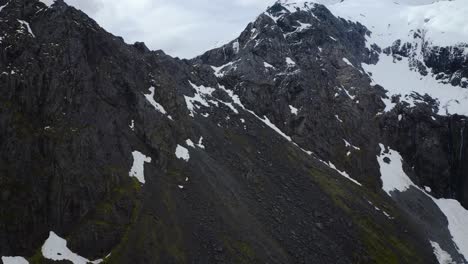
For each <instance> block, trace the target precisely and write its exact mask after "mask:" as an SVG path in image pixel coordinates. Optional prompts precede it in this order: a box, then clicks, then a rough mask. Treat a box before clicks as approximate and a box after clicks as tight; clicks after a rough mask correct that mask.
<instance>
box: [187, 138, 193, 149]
mask: <svg viewBox="0 0 468 264" xmlns="http://www.w3.org/2000/svg"><path fill="white" fill-rule="evenodd" d="M185 143H186V144H187V146H189V147H192V148H195V144H193V141H192V140H191V139H187V140H185Z"/></svg>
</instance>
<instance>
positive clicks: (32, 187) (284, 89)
mask: <svg viewBox="0 0 468 264" xmlns="http://www.w3.org/2000/svg"><path fill="white" fill-rule="evenodd" d="M0 6H1V7H3V8H0V18H1V19H2V23H1V24H0V32H1V34H2V38H1V41H0V46H1V50H2V54H1V56H0V72H3V73H2V74H1V75H0V82H1V83H2V90H1V93H0V102H1V108H0V111H1V114H0V123H1V124H2V125H1V126H0V127H1V128H2V129H1V130H0V145H1V152H0V153H1V155H0V157H1V159H0V169H1V170H0V171H1V173H0V184H1V186H2V188H1V190H0V195H1V196H0V198H1V199H0V219H1V221H0V256H21V257H22V258H24V259H25V260H26V259H27V261H28V262H29V263H49V262H51V261H52V260H65V261H67V260H68V261H70V260H71V259H72V260H71V261H72V262H74V263H80V262H76V261H85V262H86V261H88V260H96V259H103V260H102V261H104V262H107V263H186V262H192V263H258V262H269V263H437V259H438V257H439V256H436V255H437V254H434V250H433V249H434V243H436V244H437V245H438V246H439V249H440V250H442V251H443V252H445V253H446V254H448V255H449V256H450V258H451V259H452V260H453V261H455V262H456V263H465V262H466V260H465V258H464V257H463V255H462V254H461V252H460V251H459V248H458V247H460V245H457V244H456V243H455V242H454V241H453V238H452V235H453V234H452V235H451V233H450V230H449V229H448V225H449V223H448V220H447V218H446V216H445V215H444V212H443V211H442V210H441V209H440V207H438V205H437V204H436V203H435V202H434V201H433V200H432V199H431V198H430V197H429V196H428V195H427V194H425V192H423V191H422V190H423V189H424V188H425V187H428V188H430V189H431V192H430V194H431V195H433V196H434V197H435V198H456V199H457V200H458V201H460V202H461V204H463V205H464V206H465V207H466V205H467V201H468V200H467V198H466V193H468V192H467V190H466V188H468V187H467V185H466V172H467V168H466V167H465V165H464V164H468V161H467V160H466V159H467V157H468V156H467V155H465V154H466V153H465V152H466V147H465V146H466V142H465V141H464V140H463V139H464V136H465V133H466V131H465V130H464V127H465V126H466V121H465V117H463V116H458V115H449V116H440V115H438V114H437V113H438V112H437V111H435V110H434V109H435V108H438V107H440V106H439V105H438V104H437V101H435V100H434V99H433V98H430V97H429V96H421V97H420V99H419V100H420V103H418V104H416V105H414V106H413V105H409V104H407V103H405V102H399V101H398V97H394V98H390V97H389V96H388V95H387V94H386V90H385V87H381V86H379V85H377V86H373V85H371V84H372V76H371V75H369V74H368V73H367V71H366V69H365V68H363V67H362V66H361V64H362V63H365V64H375V63H377V62H378V61H379V59H380V58H381V57H382V56H383V54H385V53H387V54H393V55H392V56H397V55H398V56H408V54H406V53H404V52H401V49H400V48H395V49H391V48H388V47H378V46H377V45H368V44H367V42H366V39H367V38H368V36H369V35H371V34H372V32H371V31H370V30H369V29H367V28H366V27H365V26H363V25H362V24H359V23H354V22H351V21H347V20H344V19H341V18H339V17H336V16H335V15H333V14H332V13H331V12H330V11H329V10H328V9H327V8H326V7H325V6H323V5H317V4H305V5H304V6H301V7H300V8H298V9H297V8H295V7H291V6H290V5H288V4H286V3H281V2H278V3H277V4H275V5H273V6H272V7H270V8H269V9H268V10H267V11H266V12H265V13H263V14H261V15H260V16H259V17H258V18H257V20H256V21H255V22H252V23H251V24H249V25H248V26H247V28H246V30H245V31H244V32H243V33H242V34H241V35H240V37H239V38H238V39H236V40H234V41H232V42H230V43H228V44H226V45H225V46H223V47H221V48H218V49H215V50H212V51H208V52H207V53H205V54H203V55H201V56H199V57H197V58H195V59H193V60H190V61H189V60H179V59H174V58H171V57H170V56H167V55H165V54H164V53H163V52H162V51H150V50H149V49H148V48H146V46H145V45H144V44H143V43H135V44H134V45H127V44H125V43H124V41H123V40H122V39H121V38H118V37H115V36H113V35H111V34H109V33H107V32H106V31H105V30H103V29H102V28H100V27H99V25H97V24H96V23H95V22H94V21H93V20H91V19H90V18H89V17H87V16H86V15H85V14H83V13H82V12H80V11H78V10H76V9H74V8H73V7H70V6H68V5H66V4H65V3H64V2H63V1H56V2H55V4H54V5H52V6H51V7H47V6H45V5H44V4H42V3H40V2H38V1H36V0H11V1H5V0H0ZM57 25H59V26H57ZM394 47H396V46H394ZM390 51H391V52H390ZM427 58H431V55H428V57H427ZM457 58H458V57H457ZM431 61H433V62H432V63H435V61H436V59H427V61H426V60H425V61H424V64H425V65H426V66H428V67H431V68H432V66H430V65H431ZM456 63H457V62H453V65H457V64H456ZM448 64H450V63H448ZM448 64H447V65H448ZM461 65H462V66H461V67H455V66H453V71H452V73H456V72H462V71H463V67H464V66H463V65H466V63H461ZM440 67H446V66H440ZM440 71H445V70H440ZM452 83H453V84H455V85H456V84H457V83H456V82H452ZM414 96H417V95H414ZM382 99H383V100H382ZM385 100H393V101H394V102H395V103H396V106H395V107H394V108H393V109H392V110H391V111H385V108H386V103H385ZM382 146H383V149H382ZM393 151H398V152H399V153H400V154H401V157H402V159H403V160H404V161H403V166H402V169H403V168H404V170H405V172H406V173H407V174H408V176H409V177H410V178H411V180H412V181H413V182H414V183H415V185H414V186H412V187H410V188H409V190H408V191H405V192H400V191H392V192H385V190H383V189H382V186H384V187H385V183H386V182H385V177H384V175H383V171H382V170H381V168H382V167H383V166H384V165H385V164H383V163H382V164H380V163H379V157H382V160H383V161H385V162H386V164H395V162H396V161H397V159H395V158H394V157H395V156H391V155H390V154H392V153H393ZM384 156H385V157H386V158H385V159H384V158H383V157H384ZM137 161H139V162H141V163H139V164H140V165H141V169H138V168H139V167H140V165H139V164H137V163H136V162H137ZM129 176H134V177H129ZM381 176H382V177H381ZM418 186H419V187H418ZM389 194H391V196H390V195H389ZM51 232H53V234H56V236H58V237H59V238H60V237H61V238H64V239H66V242H67V246H68V248H69V249H70V250H71V251H72V252H77V255H79V256H78V257H80V258H82V259H79V258H78V257H77V256H74V255H70V254H68V255H67V254H63V252H57V254H55V255H54V254H48V253H47V251H45V250H44V245H45V244H44V242H45V241H51V240H50V239H53V238H55V239H56V240H59V239H57V238H56V237H55V236H54V235H52V233H51ZM457 241H458V240H457ZM46 244H47V243H46ZM457 246H458V247H457ZM436 252H441V251H436ZM58 253H60V254H58ZM109 253H110V254H109ZM77 258H78V260H77ZM6 260H7V259H6V258H2V261H3V262H5V261H6ZM73 260H75V261H73ZM439 260H440V258H439Z"/></svg>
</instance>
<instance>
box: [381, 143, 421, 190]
mask: <svg viewBox="0 0 468 264" xmlns="http://www.w3.org/2000/svg"><path fill="white" fill-rule="evenodd" d="M380 149H381V154H380V156H378V157H377V161H378V162H379V166H380V174H381V176H382V182H383V187H382V189H383V190H384V191H385V192H387V193H388V195H390V196H391V192H392V191H400V192H404V191H406V190H408V189H409V188H410V187H411V186H414V187H417V186H416V185H414V184H413V182H412V181H411V180H410V178H408V176H407V175H406V173H405V172H404V171H403V163H402V160H403V158H402V157H401V155H400V153H398V152H397V151H394V150H392V149H389V152H388V153H385V152H384V151H385V146H384V145H382V144H380ZM385 158H389V159H390V163H386V162H385V161H384V159H385Z"/></svg>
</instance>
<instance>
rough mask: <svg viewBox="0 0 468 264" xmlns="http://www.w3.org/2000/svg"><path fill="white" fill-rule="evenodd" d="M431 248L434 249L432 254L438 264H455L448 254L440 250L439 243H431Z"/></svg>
mask: <svg viewBox="0 0 468 264" xmlns="http://www.w3.org/2000/svg"><path fill="white" fill-rule="evenodd" d="M431 245H432V248H433V249H434V254H435V255H436V257H437V260H438V261H439V264H456V263H455V262H454V261H453V259H452V257H451V256H450V254H449V253H447V252H445V251H444V250H443V249H442V248H440V245H439V243H437V242H434V241H431Z"/></svg>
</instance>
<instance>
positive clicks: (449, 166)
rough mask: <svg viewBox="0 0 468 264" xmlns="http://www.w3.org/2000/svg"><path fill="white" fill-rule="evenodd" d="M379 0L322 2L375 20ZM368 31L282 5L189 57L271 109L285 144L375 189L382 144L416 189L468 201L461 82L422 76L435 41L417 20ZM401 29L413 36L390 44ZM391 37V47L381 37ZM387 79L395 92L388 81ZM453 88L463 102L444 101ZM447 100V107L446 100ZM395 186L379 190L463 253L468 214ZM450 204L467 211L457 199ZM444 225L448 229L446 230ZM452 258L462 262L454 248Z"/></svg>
mask: <svg viewBox="0 0 468 264" xmlns="http://www.w3.org/2000/svg"><path fill="white" fill-rule="evenodd" d="M357 3H359V4H357ZM382 3H385V1H383V2H378V3H374V4H373V5H370V8H368V7H367V6H366V5H367V4H369V3H367V2H366V1H361V2H360V1H348V2H346V1H344V2H341V3H335V2H333V3H331V4H332V5H330V6H329V7H330V8H331V10H332V11H333V12H334V13H337V14H340V15H343V14H348V15H352V14H353V12H358V11H359V12H361V13H358V15H357V17H360V18H361V19H356V20H358V21H360V20H363V21H364V22H368V21H367V20H370V21H371V22H375V21H380V20H375V21H374V20H372V19H370V18H369V17H368V16H367V15H368V13H366V12H368V11H369V10H371V11H372V10H374V9H375V8H374V5H376V6H380V7H382ZM392 4H393V5H395V6H400V4H395V3H392ZM373 8H374V9H373ZM395 8H399V7H395ZM426 8H427V9H429V7H426ZM377 10H378V9H377ZM382 10H383V9H382ZM382 10H380V12H382ZM374 11H375V10H374ZM364 13H365V15H364ZM373 15H374V16H376V14H373ZM362 17H363V18H362ZM380 17H382V14H381V16H380ZM346 18H349V16H346ZM368 18H369V19H368ZM390 19H392V18H390ZM385 22H386V21H385V20H382V19H381V22H380V23H381V24H383V23H385ZM369 28H370V29H372V30H374V32H371V31H370V30H368V29H367V28H366V27H364V26H363V25H362V24H360V23H357V24H355V23H353V22H351V21H349V20H344V19H340V18H338V17H336V16H335V15H334V14H332V13H330V11H328V9H327V8H325V7H324V6H322V5H317V4H314V3H307V2H305V3H299V4H298V3H289V2H278V3H276V4H275V5H273V6H272V7H271V8H270V9H269V10H268V11H267V12H265V13H264V14H262V15H260V16H259V17H258V19H257V20H256V21H255V22H254V23H251V24H250V25H249V26H248V27H247V28H246V30H245V31H244V32H243V33H242V34H241V36H240V37H239V38H238V39H236V40H234V41H232V42H231V43H229V44H227V45H225V46H223V47H221V48H219V49H215V50H212V51H209V52H207V53H205V54H204V55H202V56H200V57H199V58H197V59H195V61H198V62H199V63H206V64H209V65H213V70H214V72H215V74H216V75H217V76H218V78H219V79H220V82H221V83H223V84H224V85H225V86H226V87H227V88H228V89H230V90H233V91H234V93H235V94H237V95H239V97H240V98H241V100H242V101H243V102H244V103H245V104H246V105H248V107H249V108H250V109H252V110H253V111H255V112H256V113H260V114H261V115H262V116H263V115H265V116H267V117H268V118H269V120H272V122H273V123H274V124H276V125H277V126H278V127H279V128H280V129H281V130H282V131H284V132H285V133H286V134H287V135H289V136H291V138H292V140H293V141H295V142H297V143H298V144H299V145H300V146H301V147H303V148H305V149H310V150H314V153H315V154H316V155H317V156H318V157H319V158H320V159H322V160H324V161H326V163H329V165H330V166H331V167H333V168H336V167H337V168H338V170H339V171H342V174H344V175H345V176H351V177H352V178H353V179H355V180H357V181H358V182H360V183H362V184H364V185H365V186H367V187H368V188H371V189H374V190H376V189H380V188H381V186H382V185H381V182H380V175H383V174H384V172H383V171H382V168H383V167H384V166H383V164H382V163H378V160H379V158H380V157H382V156H383V155H384V154H382V153H381V147H380V146H381V144H383V145H384V146H388V147H391V149H395V150H397V151H398V152H399V153H401V156H399V158H396V159H397V160H394V161H390V159H388V160H386V162H388V163H391V162H393V163H394V162H399V159H403V160H404V162H403V165H404V167H405V170H404V172H402V173H403V174H408V175H409V176H410V177H411V179H412V181H414V182H416V183H417V185H419V186H420V187H421V189H425V190H426V191H427V192H430V194H431V195H433V196H434V197H437V198H452V199H457V200H458V201H460V202H461V203H462V204H463V205H464V206H465V207H466V205H467V204H466V203H467V201H466V193H467V191H468V190H467V189H466V182H467V180H466V178H467V175H468V174H467V172H466V168H465V167H466V166H465V164H468V160H467V158H466V155H465V153H466V142H465V140H463V139H464V137H465V133H466V131H465V129H464V128H465V126H466V118H465V117H464V116H460V115H457V110H458V109H460V111H459V113H465V112H464V110H463V109H464V108H466V103H464V102H463V101H462V100H464V99H463V98H464V96H462V97H460V96H459V95H458V94H460V92H461V94H462V95H463V94H466V93H467V91H468V90H466V89H464V88H462V87H457V85H459V83H457V82H453V81H452V82H451V84H447V82H446V81H444V80H443V79H440V78H438V77H437V76H438V75H439V73H438V71H437V69H435V70H433V71H431V72H430V74H429V72H428V71H429V70H431V68H430V62H429V61H428V60H426V59H425V58H430V57H434V56H439V55H437V54H439V53H438V51H437V50H438V49H439V48H436V47H434V46H432V45H433V44H432V43H433V42H431V41H429V39H426V40H424V39H423V40H420V36H418V35H417V34H415V33H414V32H416V31H417V28H416V29H414V30H412V31H409V32H407V33H405V32H403V33H401V32H396V33H392V31H388V32H387V31H385V32H381V31H378V30H379V27H376V26H373V25H372V24H369ZM397 33H398V34H397ZM387 34H389V36H387ZM392 34H394V35H392ZM404 34H409V35H410V36H411V39H413V37H414V40H412V42H402V40H399V39H394V40H395V42H394V43H393V42H392V41H390V39H392V38H394V37H399V36H401V35H404ZM413 35H414V36H413ZM428 36H431V35H430V34H428ZM405 41H409V40H405ZM376 43H377V44H378V45H377V44H376ZM387 43H388V44H389V45H391V46H389V47H387V46H381V47H380V46H379V45H386V44H387ZM392 43H393V44H392ZM402 43H407V44H404V45H403V44H402ZM415 43H416V44H415ZM421 43H422V44H423V45H424V49H421ZM463 45H464V44H459V45H458V46H457V47H461V46H463ZM402 47H403V49H402ZM418 47H419V48H418ZM445 49H446V50H456V49H457V48H453V49H452V48H451V47H447V48H445ZM402 51H404V53H403V52H402ZM422 54H424V56H422ZM405 56H406V58H409V59H406V60H405V59H403V58H405ZM460 56H461V55H460ZM460 56H458V57H457V56H451V57H450V59H449V61H447V62H446V64H450V63H452V61H453V62H454V65H456V63H457V61H460V60H461V61H462V62H459V64H460V65H461V66H460V67H453V68H452V70H453V72H462V71H463V67H465V65H466V55H463V56H462V57H460ZM392 57H393V60H392V59H390V58H392ZM463 61H465V62H463ZM434 63H435V62H433V64H434ZM441 64H443V63H441ZM441 67H443V66H441ZM423 70H424V71H425V72H423ZM424 75H426V77H425V76H424ZM386 80H388V82H386ZM452 80H453V78H452ZM376 83H379V84H382V85H383V87H382V86H380V85H377V84H376ZM454 85H455V86H454ZM389 86H390V88H392V89H393V90H392V89H390V90H389V91H388V90H384V89H388V87H389ZM458 91H460V92H458ZM405 94H406V95H405ZM454 94H456V95H457V96H455V97H454V98H457V99H460V101H453V100H452V99H450V96H453V95H454ZM390 97H391V98H390ZM444 100H446V102H451V104H450V105H442V104H443V103H444ZM442 109H444V111H440V110H442ZM376 157H377V158H376ZM401 166H402V165H400V170H401ZM391 170H395V169H394V168H392V169H391ZM397 176H398V175H395V177H397ZM400 180H401V179H400ZM409 181H411V180H409ZM396 182H398V179H397V181H396ZM384 185H385V182H384ZM398 187H399V186H398V184H397V185H396V186H394V188H393V187H392V188H391V189H390V190H389V191H387V192H388V193H389V195H391V196H392V197H393V198H394V199H395V200H396V201H397V202H398V203H399V204H400V206H401V208H402V209H403V210H405V211H407V212H408V213H409V214H410V215H413V217H414V220H415V221H417V222H419V223H420V225H421V226H423V227H424V229H425V232H426V233H427V234H428V236H429V238H430V240H431V241H437V243H439V244H444V246H442V248H444V249H445V250H447V251H449V252H451V254H454V255H455V256H456V255H459V253H458V252H460V253H462V254H465V255H466V254H468V247H467V246H468V245H467V244H466V241H464V239H462V238H461V239H460V238H458V234H459V233H460V232H461V234H465V233H464V232H462V231H460V230H459V229H458V228H455V227H454V225H459V226H463V225H464V224H463V223H466V221H468V219H467V218H466V217H465V218H461V219H452V217H451V216H452V215H450V213H446V211H447V208H443V206H442V207H440V206H437V205H436V203H437V201H436V202H434V201H432V199H431V197H426V196H427V194H426V193H424V191H414V192H411V191H409V192H410V193H412V194H406V195H405V194H399V193H400V192H404V191H405V190H406V189H405V188H401V189H398ZM390 191H392V192H390ZM395 191H397V192H395ZM418 192H419V194H418ZM454 202H456V201H454ZM418 207H419V208H424V209H421V210H420V209H418V210H416V209H415V208H418ZM438 207H439V208H440V209H439V208H438ZM442 211H444V213H446V215H444V214H443V212H442ZM456 211H459V212H460V213H462V214H463V213H466V212H467V211H466V209H464V208H463V207H462V206H460V204H458V205H457V209H456ZM429 216H430V217H429ZM447 219H449V220H447ZM448 226H449V227H450V229H451V230H450V231H451V233H450V234H448V235H447V234H445V235H443V233H448V232H447V231H448ZM441 230H443V232H441ZM452 237H454V242H451V240H452ZM461 237H463V235H462V236H461ZM445 245H447V247H446V246H445ZM454 261H456V262H457V263H458V262H463V260H462V258H461V257H460V256H458V257H454Z"/></svg>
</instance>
